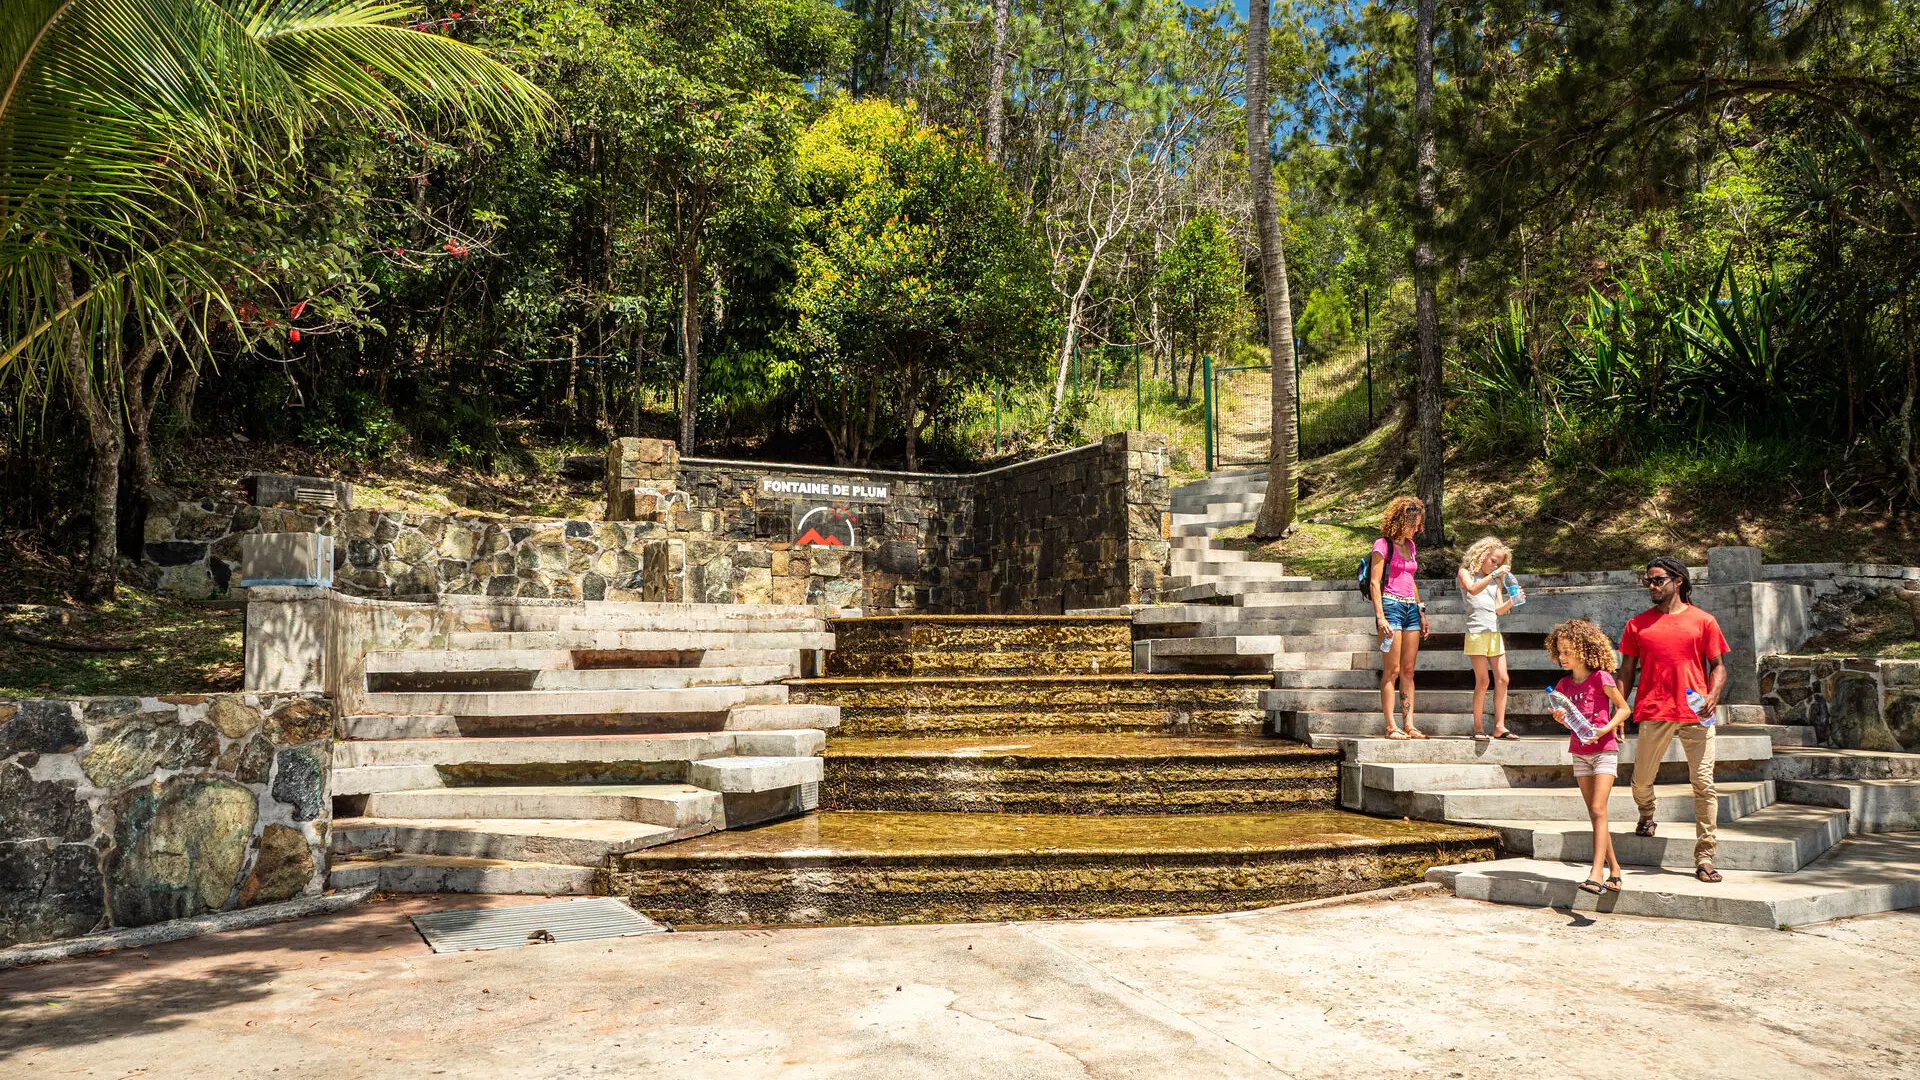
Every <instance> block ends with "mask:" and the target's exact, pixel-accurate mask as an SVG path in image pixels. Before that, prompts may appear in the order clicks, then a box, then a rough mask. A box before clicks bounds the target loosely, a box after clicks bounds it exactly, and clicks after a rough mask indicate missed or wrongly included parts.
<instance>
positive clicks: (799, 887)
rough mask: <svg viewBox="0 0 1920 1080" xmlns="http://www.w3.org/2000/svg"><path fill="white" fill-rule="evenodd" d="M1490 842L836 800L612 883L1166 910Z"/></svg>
mask: <svg viewBox="0 0 1920 1080" xmlns="http://www.w3.org/2000/svg"><path fill="white" fill-rule="evenodd" d="M1496 849H1497V842H1496V839H1495V834H1494V833H1492V832H1491V831H1489V830H1485V829H1478V828H1471V827H1461V826H1454V825H1443V824H1434V823H1428V822H1405V821H1384V820H1381V819H1378V818H1370V817H1366V816H1364V815H1360V814H1347V813H1342V812H1340V811H1334V810H1323V811H1312V812H1300V813H1287V814H1225V815H1180V814H1175V815H1166V816H1147V817H1084V816H1066V815H1046V814H948V813H872V812H860V811H828V812H822V813H819V814H814V815H810V816H808V817H804V818H796V819H792V820H789V821H783V822H779V823H776V824H773V825H768V826H765V827H763V828H759V829H754V830H752V831H748V832H730V833H714V834H711V835H708V836H703V837H699V838H697V839H693V840H688V841H684V842H682V843H679V844H674V845H671V846H668V847H664V848H655V849H651V850H648V851H640V852H635V853H632V854H629V855H623V856H620V857H619V858H617V859H615V860H614V864H613V867H614V868H613V871H612V874H611V885H612V891H613V893H614V894H615V895H617V896H621V897H624V898H626V899H627V900H628V902H629V903H630V904H631V905H632V906H633V907H634V908H635V909H636V910H639V911H642V912H645V913H646V914H648V915H650V916H653V917H655V918H659V919H664V920H666V921H668V922H673V923H677V924H681V925H688V924H705V925H720V924H742V923H889V922H964V921H976V920H998V919H1034V918H1076V917H1082V918H1083V917H1089V916H1118V915H1173V914H1183V913H1190V912H1204V911H1227V910H1234V909H1243V908H1252V907H1261V906H1264V905H1270V904H1283V903H1290V902H1293V901H1298V900H1311V899H1317V898H1320V897H1325V896H1337V895H1341V894H1345V893H1352V892H1362V891H1365V890H1368V889H1376V888H1385V887H1387V886H1391V885H1398V884H1404V883H1407V882H1411V881H1417V880H1419V878H1420V876H1421V875H1422V874H1423V873H1424V872H1425V871H1426V869H1427V868H1428V867H1429V866H1432V865H1434V864H1436V863H1463V862H1469V861H1472V860H1478V859H1488V858H1493V857H1494V856H1495V855H1496V854H1497V850H1496Z"/></svg>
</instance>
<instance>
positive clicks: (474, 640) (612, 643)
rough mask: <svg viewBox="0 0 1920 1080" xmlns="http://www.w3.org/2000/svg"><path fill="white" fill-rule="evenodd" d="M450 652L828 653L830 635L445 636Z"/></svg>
mask: <svg viewBox="0 0 1920 1080" xmlns="http://www.w3.org/2000/svg"><path fill="white" fill-rule="evenodd" d="M447 648H449V649H456V650H462V649H473V650H479V649H508V650H539V651H548V650H555V649H564V650H568V651H571V652H602V653H605V652H642V653H645V652H691V651H702V652H704V651H710V650H743V649H753V650H768V649H803V650H804V649H831V648H833V635H832V634H829V633H823V632H802V631H787V630H767V631H760V630H738V631H707V630H696V631H681V630H528V631H479V632H468V633H453V634H448V635H447Z"/></svg>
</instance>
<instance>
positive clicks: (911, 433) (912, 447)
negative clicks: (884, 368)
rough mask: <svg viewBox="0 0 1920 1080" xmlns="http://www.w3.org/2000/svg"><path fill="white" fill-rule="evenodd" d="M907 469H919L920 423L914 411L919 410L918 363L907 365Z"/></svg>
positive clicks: (916, 470) (912, 470) (915, 470)
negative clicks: (915, 417)
mask: <svg viewBox="0 0 1920 1080" xmlns="http://www.w3.org/2000/svg"><path fill="white" fill-rule="evenodd" d="M906 405H907V409H906V417H907V471H908V472H918V471H920V425H919V424H918V423H917V422H916V421H915V420H914V415H913V414H914V413H917V412H919V411H920V365H919V364H918V363H911V364H908V365H907V401H906Z"/></svg>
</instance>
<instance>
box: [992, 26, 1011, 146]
mask: <svg viewBox="0 0 1920 1080" xmlns="http://www.w3.org/2000/svg"><path fill="white" fill-rule="evenodd" d="M1009 6H1010V0H993V50H992V52H990V53H988V54H987V160H988V161H991V162H993V163H994V164H996V165H997V164H999V163H1000V142H1001V139H1002V138H1003V137H1004V135H1005V132H1004V128H1005V125H1006V115H1007V100H1006V99H1007V8H1008V7H1009Z"/></svg>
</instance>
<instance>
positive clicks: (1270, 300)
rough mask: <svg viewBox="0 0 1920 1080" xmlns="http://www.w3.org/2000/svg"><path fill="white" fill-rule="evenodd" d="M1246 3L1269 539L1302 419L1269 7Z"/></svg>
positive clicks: (1287, 489)
mask: <svg viewBox="0 0 1920 1080" xmlns="http://www.w3.org/2000/svg"><path fill="white" fill-rule="evenodd" d="M1269 2H1270V0H1251V3H1249V4H1248V6H1247V167H1248V169H1249V170H1251V178H1252V181H1253V219H1254V222H1255V224H1256V225H1257V226H1258V227H1259V229H1260V275H1261V279H1262V281H1261V283H1262V286H1263V289H1262V291H1263V292H1265V293H1266V299H1267V356H1268V359H1269V360H1271V361H1272V367H1273V439H1272V449H1271V451H1270V452H1269V453H1268V454H1267V460H1268V462H1269V463H1270V464H1269V465H1268V466H1267V497H1266V501H1265V502H1263V503H1261V504H1260V517H1259V520H1257V521H1255V522H1254V525H1253V535H1254V536H1255V537H1256V538H1258V539H1261V540H1272V539H1275V538H1277V537H1279V536H1281V535H1283V534H1284V533H1285V532H1286V531H1287V528H1288V527H1289V526H1291V525H1292V524H1293V492H1294V474H1295V472H1296V471H1297V468H1298V461H1297V460H1296V454H1295V450H1296V448H1297V446H1298V436H1297V435H1296V434H1295V433H1296V432H1297V431H1298V430H1299V423H1300V418H1299V417H1298V416H1296V415H1294V410H1293V395H1294V388H1293V301H1292V299H1291V298H1290V297H1289V295H1288V292H1289V289H1288V285H1287V255H1286V251H1285V249H1284V248H1283V247H1282V246H1281V241H1280V210H1279V207H1278V206H1276V205H1275V203H1274V199H1273V151H1272V149H1271V147H1272V141H1273V140H1272V136H1271V134H1270V132H1269V129H1268V123H1269V118H1268V115H1267V7H1268V4H1269Z"/></svg>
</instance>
